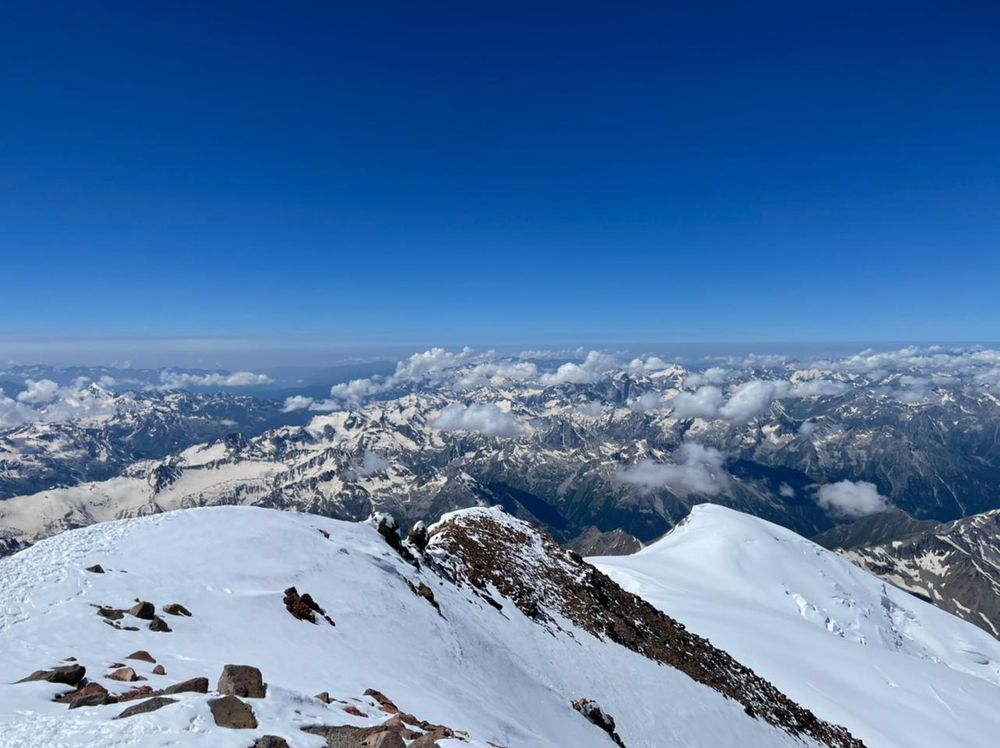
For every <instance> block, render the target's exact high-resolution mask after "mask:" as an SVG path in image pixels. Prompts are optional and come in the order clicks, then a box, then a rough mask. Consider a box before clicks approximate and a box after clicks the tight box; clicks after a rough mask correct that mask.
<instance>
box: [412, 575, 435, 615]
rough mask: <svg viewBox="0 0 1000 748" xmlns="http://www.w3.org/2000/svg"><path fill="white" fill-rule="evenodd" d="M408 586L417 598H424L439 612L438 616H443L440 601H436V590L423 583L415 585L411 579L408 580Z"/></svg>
mask: <svg viewBox="0 0 1000 748" xmlns="http://www.w3.org/2000/svg"><path fill="white" fill-rule="evenodd" d="M406 584H407V585H408V586H409V588H410V590H411V591H412V592H413V594H414V595H416V596H417V597H422V598H423V599H424V600H426V601H427V602H429V603H430V604H431V607H432V608H434V610H436V611H437V612H438V615H442V616H443V614H442V613H441V606H440V605H438V601H437V600H435V599H434V590H432V589H431V588H430V587H428V586H427V585H426V584H424V583H423V582H419V583H417V584H413V582H411V581H410V580H409V579H407V580H406Z"/></svg>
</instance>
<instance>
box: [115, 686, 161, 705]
mask: <svg viewBox="0 0 1000 748" xmlns="http://www.w3.org/2000/svg"><path fill="white" fill-rule="evenodd" d="M162 693H163V692H162V691H154V690H153V688H152V686H139V687H138V688H133V689H131V690H129V691H126V692H125V693H120V694H118V700H119V701H135V700H136V699H145V698H147V697H149V696H161V695H162Z"/></svg>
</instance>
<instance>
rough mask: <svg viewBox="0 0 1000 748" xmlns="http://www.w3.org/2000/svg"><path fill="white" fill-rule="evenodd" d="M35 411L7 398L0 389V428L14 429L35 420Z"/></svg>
mask: <svg viewBox="0 0 1000 748" xmlns="http://www.w3.org/2000/svg"><path fill="white" fill-rule="evenodd" d="M36 415H37V411H36V410H35V409H34V408H32V407H31V406H29V405H26V404H25V403H19V402H18V401H17V400H14V399H12V398H9V397H7V396H6V395H5V394H4V392H3V390H2V389H0V428H8V429H9V428H15V427H17V426H21V425H23V424H25V423H30V422H32V421H34V420H37V419H36Z"/></svg>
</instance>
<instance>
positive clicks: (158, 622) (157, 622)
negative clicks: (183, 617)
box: [149, 616, 170, 633]
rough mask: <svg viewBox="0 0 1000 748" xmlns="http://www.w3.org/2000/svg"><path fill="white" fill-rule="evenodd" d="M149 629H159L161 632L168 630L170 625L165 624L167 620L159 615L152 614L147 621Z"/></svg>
mask: <svg viewBox="0 0 1000 748" xmlns="http://www.w3.org/2000/svg"><path fill="white" fill-rule="evenodd" d="M149 630H150V631H159V632H161V633H162V632H168V631H170V627H169V626H168V625H167V622H166V621H164V620H163V619H162V618H160V617H159V616H153V620H152V621H150V622H149Z"/></svg>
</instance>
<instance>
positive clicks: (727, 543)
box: [590, 504, 1000, 748]
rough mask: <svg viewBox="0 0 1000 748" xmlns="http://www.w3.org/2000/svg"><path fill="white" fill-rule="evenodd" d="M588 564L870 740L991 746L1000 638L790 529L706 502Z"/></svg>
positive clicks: (890, 745) (881, 745) (908, 746)
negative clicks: (652, 539)
mask: <svg viewBox="0 0 1000 748" xmlns="http://www.w3.org/2000/svg"><path fill="white" fill-rule="evenodd" d="M590 561H591V562H592V563H594V564H595V565H597V566H598V567H599V568H600V569H601V570H602V571H604V572H605V573H607V574H608V575H609V576H610V577H611V578H612V579H614V580H615V581H616V582H618V583H619V584H620V585H621V586H622V587H624V588H625V589H627V590H629V591H631V592H634V593H636V594H638V595H640V596H641V597H643V598H644V599H646V600H647V601H648V602H650V603H652V604H653V605H655V606H657V607H659V608H660V609H661V610H663V611H664V612H666V613H668V614H669V615H671V616H673V617H675V618H677V619H678V620H680V621H681V622H683V623H685V624H686V625H687V626H688V627H689V628H691V629H692V630H694V631H696V632H698V633H699V634H702V635H703V636H707V637H708V638H709V639H710V640H711V642H712V643H713V644H715V645H716V646H718V647H721V648H723V649H725V650H727V651H728V652H729V653H730V654H732V655H733V656H734V657H735V658H736V659H738V660H740V661H741V662H743V663H744V664H745V665H748V666H749V667H751V668H753V669H754V670H755V671H756V672H757V673H758V674H760V675H762V676H763V677H765V678H767V679H768V680H770V681H771V682H772V683H773V684H774V685H775V686H777V687H778V688H779V689H781V690H782V691H784V692H785V693H786V694H788V695H789V696H790V697H791V698H792V699H794V700H795V701H797V702H798V703H800V704H802V705H803V706H805V707H807V708H809V709H812V710H813V711H814V712H815V713H816V714H817V716H819V717H821V718H823V719H826V720H828V721H831V722H834V723H837V724H841V725H844V726H845V727H847V728H848V729H849V730H851V732H852V733H853V734H854V735H855V736H857V737H859V738H860V739H862V740H863V741H865V743H866V745H869V746H872V747H873V748H913V746H924V745H927V746H952V745H955V746H958V745H961V746H965V747H967V748H971V747H973V746H983V747H984V748H985V747H986V746H993V745H996V742H995V741H996V735H995V733H996V729H997V727H998V724H1000V723H998V719H997V713H996V705H997V703H1000V642H998V641H997V640H996V639H994V638H992V637H990V636H989V634H987V633H986V632H984V631H982V630H981V629H979V628H977V627H975V626H973V625H971V624H969V623H967V622H965V621H962V620H961V619H959V618H956V617H955V616H952V615H951V614H949V613H946V612H945V611H943V610H940V609H938V608H935V607H933V606H931V605H928V604H926V603H924V602H923V601H921V600H918V599H917V598H915V597H913V596H911V595H909V594H907V593H905V592H903V591H901V590H898V589H895V588H894V587H892V586H891V585H886V584H885V583H883V582H882V581H881V580H879V579H877V578H876V577H874V576H872V575H870V574H868V573H867V572H865V571H863V570H862V569H860V568H857V567H855V566H853V565H852V564H850V563H848V562H846V561H844V560H843V559H841V558H839V557H837V556H836V555H835V554H833V553H830V552H828V551H826V550H825V549H823V548H821V547H819V546H817V545H815V544H814V543H812V542H810V541H808V540H806V539H804V538H802V537H800V536H798V535H796V534H795V533H793V532H790V531H789V530H786V529H784V528H781V527H779V526H777V525H774V524H771V523H769V522H766V521H764V520H761V519H757V518H754V517H751V516H748V515H745V514H741V513H740V512H736V511H733V510H730V509H726V508H724V507H720V506H716V505H711V504H703V505H699V506H696V507H695V508H694V509H693V511H692V513H691V515H690V517H689V518H688V519H687V520H686V521H685V522H684V523H682V524H681V525H679V526H678V527H677V528H675V529H674V530H673V531H672V532H671V533H669V534H668V535H667V536H665V537H664V538H663V539H661V540H660V541H658V542H656V543H654V544H652V545H650V546H648V547H646V548H644V549H643V550H641V551H639V552H638V553H636V554H635V555H633V556H624V557H605V558H594V559H590Z"/></svg>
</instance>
